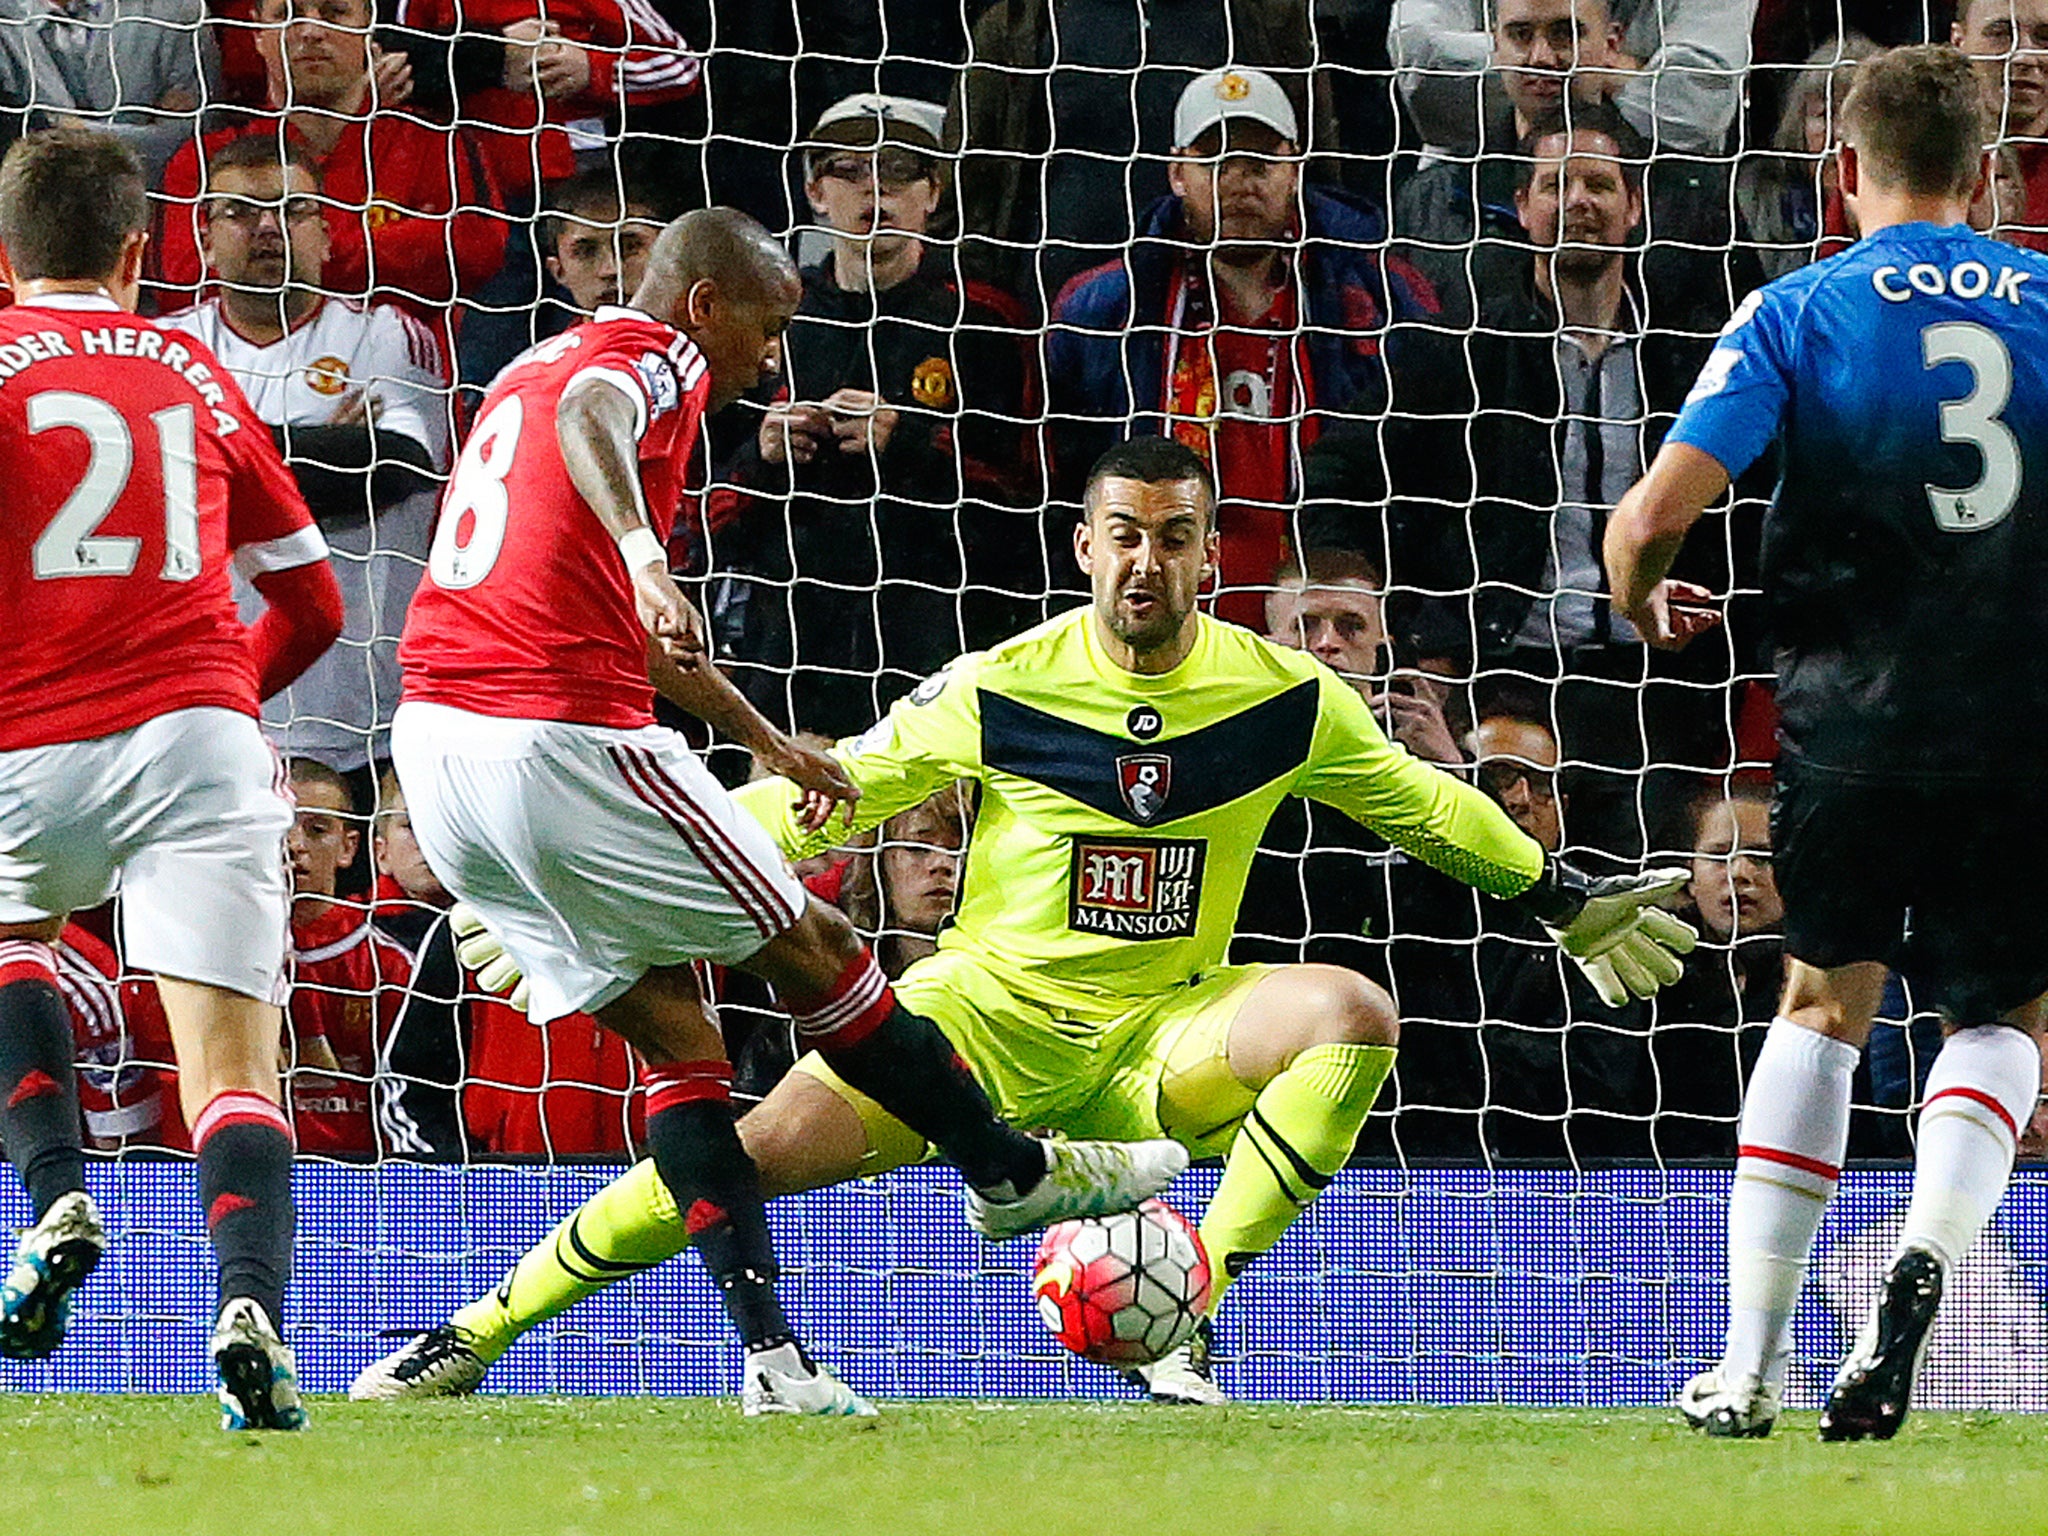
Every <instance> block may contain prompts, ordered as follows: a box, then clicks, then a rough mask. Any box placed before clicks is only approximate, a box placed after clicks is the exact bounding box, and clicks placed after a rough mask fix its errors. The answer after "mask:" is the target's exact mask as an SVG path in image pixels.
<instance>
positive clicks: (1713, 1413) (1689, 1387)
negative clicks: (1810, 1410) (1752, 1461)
mask: <svg viewBox="0 0 2048 1536" xmlns="http://www.w3.org/2000/svg"><path fill="white" fill-rule="evenodd" d="M1782 1399H1783V1393H1782V1391H1781V1389H1780V1388H1778V1387H1774V1386H1772V1385H1771V1384H1770V1383H1769V1382H1767V1381H1765V1380H1763V1379H1762V1378H1761V1377H1758V1376H1744V1377H1742V1378H1740V1379H1739V1380H1736V1381H1733V1382H1726V1381H1724V1379H1723V1377H1722V1375H1721V1367H1719V1366H1715V1367H1714V1369H1712V1370H1711V1371H1702V1372H1700V1374H1699V1375H1697V1376H1695V1377H1693V1379H1692V1380H1691V1381H1688V1382H1687V1383H1686V1384H1685V1385H1684V1387H1682V1388H1680V1390H1679V1393H1678V1412H1679V1416H1680V1417H1681V1418H1683V1419H1684V1420H1685V1422H1686V1423H1688V1424H1690V1425H1691V1426H1692V1427H1693V1428H1694V1429H1696V1430H1698V1431H1699V1432H1700V1433H1701V1434H1703V1435H1710V1436H1712V1437H1713V1438H1715V1439H1717V1440H1761V1439H1763V1438H1764V1437H1765V1436H1766V1435H1768V1434H1769V1433H1770V1432H1771V1426H1772V1425H1773V1424H1775V1423H1777V1422H1778V1409H1779V1407H1780V1406H1781V1403H1782Z"/></svg>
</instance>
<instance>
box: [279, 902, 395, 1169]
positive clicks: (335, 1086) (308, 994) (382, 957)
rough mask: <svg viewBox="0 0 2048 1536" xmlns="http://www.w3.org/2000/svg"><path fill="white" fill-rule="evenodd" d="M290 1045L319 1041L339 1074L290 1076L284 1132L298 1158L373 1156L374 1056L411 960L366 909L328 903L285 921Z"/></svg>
mask: <svg viewBox="0 0 2048 1536" xmlns="http://www.w3.org/2000/svg"><path fill="white" fill-rule="evenodd" d="M291 967H292V992H291V1002H290V1005H289V1008H288V1010H287V1018H288V1021H289V1024H290V1028H291V1034H292V1039H293V1041H294V1042H295V1043H296V1044H297V1046H298V1047H300V1053H301V1059H303V1048H304V1047H306V1046H307V1045H309V1044H310V1043H311V1042H312V1041H314V1040H316V1039H320V1040H325V1041H326V1042H327V1044H328V1047H329V1048H330V1049H331V1050H332V1051H333V1052H334V1059H335V1063H336V1064H337V1065H338V1066H339V1067H340V1068H341V1071H342V1074H343V1075H342V1076H340V1077H330V1076H328V1075H327V1074H326V1073H324V1072H317V1071H314V1070H312V1069H311V1068H308V1067H304V1066H299V1067H295V1068H293V1070H292V1073H291V1088H290V1094H289V1097H290V1099H291V1112H292V1130H293V1133H294V1134H295V1135H296V1136H297V1138H298V1144H299V1150H300V1151H301V1152H375V1151H376V1150H377V1131H376V1117H375V1113H374V1110H373V1107H372V1105H371V1102H370V1095H371V1089H372V1087H373V1085H374V1082H375V1079H376V1076H377V1058H378V1052H379V1050H380V1049H381V1047H382V1046H383V1044H384V1041H385V1038H386V1037H387V1036H388V1035H389V1034H390V1033H391V1026H392V1025H393V1023H395V1022H396V1021H397V1018H398V1014H399V1011H400V1010H401V1009H402V1008H404V1006H405V998H406V989H407V988H408V987H410V986H411V985H412V956H410V955H408V954H407V953H406V952H405V950H404V949H402V948H401V947H400V946H399V945H398V944H396V943H394V942H393V941H392V940H390V939H387V938H386V937H384V935H383V934H381V933H379V932H378V931H377V930H376V929H375V928H374V927H372V926H371V923H370V914H369V912H368V910H367V909H365V908H363V907H359V906H355V905H352V904H350V903H348V902H336V903H335V904H334V905H332V906H330V907H328V908H327V910H326V911H324V912H322V913H321V914H320V915H319V916H317V917H314V918H310V919H306V920H303V921H302V920H300V919H299V918H297V917H296V915H295V916H294V918H293V921H292V957H291Z"/></svg>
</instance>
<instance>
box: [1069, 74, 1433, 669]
mask: <svg viewBox="0 0 2048 1536" xmlns="http://www.w3.org/2000/svg"><path fill="white" fill-rule="evenodd" d="M1300 140H1301V135H1300V131H1299V129H1298V126H1297V122H1296V118H1295V114H1294V107H1293V105H1292V104H1291V103H1290V102H1289V100H1288V98H1287V95H1286V93H1285V92H1284V91H1283V90H1282V89H1281V87H1280V85H1279V82H1278V81H1276V80H1275V79H1274V78H1273V77H1272V76H1270V75H1268V74H1266V73H1264V72H1263V71H1260V70H1255V69H1224V70H1215V71H1212V72H1211V73H1209V74H1206V75H1203V76H1201V77H1199V78H1198V79H1196V80H1194V81H1193V82H1191V83H1190V84H1189V85H1188V87H1187V89H1186V90H1185V91H1183V92H1182V94H1181V98H1180V102H1179V105H1178V106H1177V107H1176V109H1175V111H1174V117H1173V142H1174V157H1173V159H1172V162H1171V164H1170V166H1169V181H1170V185H1171V187H1172V192H1171V194H1170V195H1168V196H1167V197H1165V198H1162V199H1161V200H1160V201H1159V202H1157V203H1155V204H1153V206H1152V207H1151V208H1150V209H1148V210H1147V211H1146V213H1145V215H1144V217H1143V218H1142V219H1141V221H1140V222H1139V225H1138V229H1137V232H1136V238H1135V239H1133V240H1132V241H1131V242H1130V243H1129V245H1128V246H1127V248H1126V249H1125V251H1124V252H1123V253H1122V254H1121V255H1119V257H1118V258H1117V259H1116V260H1113V261H1111V262H1109V263H1107V264H1106V265H1104V266H1101V267H1098V268H1096V269H1095V270H1094V271H1092V272H1087V273H1083V274H1082V275H1081V276H1079V277H1077V278H1075V279H1074V280H1073V281H1072V282H1071V283H1069V284H1068V285H1067V287H1066V289H1065V291H1063V292H1062V293H1061V295H1060V297H1059V300H1058V302H1057V303H1056V304H1055V305H1054V306H1053V315H1052V326H1051V329H1050V331H1049V333H1048V335H1047V338H1046V385H1047V398H1048V403H1049V406H1050V408H1051V413H1052V418H1053V465H1054V472H1055V476H1056V479H1057V483H1058V487H1059V489H1060V490H1061V491H1062V492H1064V493H1065V494H1066V495H1068V496H1070V497H1071V496H1074V495H1075V494H1076V493H1077V491H1078V488H1079V484H1080V480H1081V477H1082V476H1083V474H1084V473H1085V472H1086V470H1087V468H1088V466H1089V465H1090V464H1092V463H1093V462H1094V460H1095V459H1096V457H1097V456H1098V455H1099V454H1100V453H1101V452H1103V451H1104V450H1105V449H1106V448H1107V447H1108V446H1109V445H1110V444H1112V443H1115V442H1120V441H1122V440H1123V438H1124V437H1125V436H1127V435H1128V434H1130V433H1133V432H1148V433H1158V434H1161V435H1170V436H1174V437H1178V438H1180V439H1181V440H1182V441H1183V442H1185V443H1187V444H1188V445H1189V446H1190V447H1192V448H1194V449H1195V450H1196V451H1197V452H1198V453H1201V454H1202V455H1203V456H1204V457H1205V458H1206V459H1207V460H1208V462H1209V465H1210V468H1211V469H1212V470H1213V471H1214V472H1215V475H1216V478H1217V482H1218V489H1219V508H1218V523H1219V529H1220V532H1221V535H1222V549H1221V561H1220V569H1219V574H1218V585H1219V591H1220V596H1219V599H1218V604H1217V612H1218V613H1219V614H1220V615H1221V616H1222V617H1225V618H1228V619H1231V620H1233V621H1235V622H1238V623H1243V624H1247V625H1250V626H1252V627H1254V628H1261V627H1263V624H1264V619H1265V593H1266V590H1267V589H1268V588H1269V587H1270V586H1271V584H1272V580H1273V575H1274V573H1275V571H1277V570H1278V569H1279V567H1280V564H1281V562H1282V561H1283V560H1284V559H1285V558H1286V555H1287V551H1288V542H1289V538H1290V536H1291V534H1292V533H1293V526H1292V510H1291V509H1292V508H1293V506H1294V504H1295V502H1296V499H1297V497H1298V491H1299V487H1298V486H1297V484H1296V479H1295V469H1296V466H1297V464H1298V463H1299V462H1300V455H1301V452H1302V451H1303V450H1304V449H1305V448H1306V447H1307V446H1308V445H1309V444H1310V443H1311V442H1313V441H1314V439H1315V438H1316V436H1317V435H1318V434H1319V433H1320V432H1321V430H1322V429H1323V426H1324V423H1325V420H1326V418H1327V417H1329V416H1330V415H1332V414H1339V413H1345V412H1369V411H1371V410H1372V409H1374V408H1375V407H1376V406H1377V405H1379V404H1380V403H1382V402H1383V400H1384V375H1383V373H1382V370H1381V359H1380V343H1381V340H1382V338H1383V336H1384V335H1385V333H1386V330H1387V327H1388V325H1389V324H1390V323H1393V322H1399V321H1404V320H1419V319H1424V318H1427V317H1429V316H1431V315H1433V314H1434V313H1435V311H1436V302H1435V299H1434V296H1433V295H1432V294H1431V292H1430V290H1429V286H1428V284H1427V283H1425V282H1424V281H1423V280H1422V278H1421V277H1420V276H1419V275H1418V274H1417V273H1416V272H1415V270H1414V269H1413V268H1412V267H1410V266H1409V265H1408V264H1407V263H1405V262H1404V261H1402V260H1401V259H1400V258H1399V257H1397V256H1393V255H1389V254H1387V251H1386V226H1385V221H1384V220H1383V219H1382V218H1381V216H1380V214H1379V211H1378V210H1377V209H1375V208H1373V207H1371V206H1369V205H1367V204H1364V203H1359V202H1354V201H1352V200H1350V199H1348V198H1346V197H1345V196H1343V195H1342V194H1339V193H1336V192H1330V191H1324V190H1321V189H1318V188H1313V187H1304V186H1303V185H1302V183H1301V162H1300V153H1299V151H1300Z"/></svg>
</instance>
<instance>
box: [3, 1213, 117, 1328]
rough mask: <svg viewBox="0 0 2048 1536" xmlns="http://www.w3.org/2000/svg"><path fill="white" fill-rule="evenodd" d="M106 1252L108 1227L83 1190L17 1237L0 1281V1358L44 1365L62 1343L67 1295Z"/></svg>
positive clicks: (68, 1304) (68, 1315) (68, 1302)
mask: <svg viewBox="0 0 2048 1536" xmlns="http://www.w3.org/2000/svg"><path fill="white" fill-rule="evenodd" d="M106 1251H107V1228H106V1223H105V1222H103V1221H101V1220H100V1210H99V1207H98V1206H97V1205H95V1204H93V1198H92V1196H91V1195H88V1194H87V1193H86V1192H85V1191H84V1190H82V1189H81V1190H75V1191H73V1192H72V1193H71V1194H68V1195H63V1196H60V1197H59V1198H58V1199H57V1201H56V1203H55V1204H53V1205H52V1206H51V1207H50V1208H49V1210H47V1211H45V1212H44V1213H43V1219H42V1220H41V1221H39V1222H37V1223H36V1224H35V1225H34V1226H32V1227H30V1228H29V1229H28V1230H27V1231H26V1232H24V1233H22V1234H21V1241H20V1243H19V1244H17V1245H16V1247H15V1250H14V1264H13V1267H12V1268H10V1269H9V1270H8V1271H7V1273H6V1275H5V1276H4V1277H0V1355H5V1356H6V1357H7V1358H8V1359H10V1360H42V1359H45V1358H47V1357H48V1356H50V1355H52V1354H55V1353H56V1351H57V1346H58V1345H59V1344H62V1343H63V1342H64V1329H65V1326H66V1325H67V1324H68V1323H69V1322H70V1321H71V1293H72V1292H73V1291H75V1290H77V1289H78V1288H79V1286H81V1285H83V1284H84V1283H85V1280H86V1277H87V1276H88V1275H90V1274H91V1273H92V1272H93V1270H94V1269H95V1268H96V1267H97V1266H98V1264H99V1262H100V1256H101V1255H102V1254H104V1253H105V1252H106Z"/></svg>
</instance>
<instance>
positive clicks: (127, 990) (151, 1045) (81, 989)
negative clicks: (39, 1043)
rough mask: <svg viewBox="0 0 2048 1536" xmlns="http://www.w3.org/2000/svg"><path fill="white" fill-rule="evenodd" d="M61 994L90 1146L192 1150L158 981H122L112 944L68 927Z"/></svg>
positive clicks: (61, 954)
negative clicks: (180, 1105) (75, 1051)
mask: <svg viewBox="0 0 2048 1536" xmlns="http://www.w3.org/2000/svg"><path fill="white" fill-rule="evenodd" d="M56 950H57V990H58V991H60V992H62V993H63V994H64V1002H65V1005H66V1006H67V1007H68V1008H69V1009H70V1010H71V1032H72V1036H73V1038H74V1039H75V1041H76V1042H77V1048H78V1107H79V1111H80V1113H81V1114H82V1115H83V1117H84V1120H85V1134H86V1140H87V1141H88V1142H89V1143H90V1144H91V1145H92V1146H94V1147H96V1148H98V1149H99V1150H101V1151H103V1152H104V1151H114V1150H117V1149H119V1148H121V1147H145V1146H147V1147H175V1148H181V1149H182V1148H189V1146H190V1140H189V1138H187V1136H186V1135H185V1122H184V1117H183V1116H182V1115H181V1114H180V1113H179V1109H178V1072H177V1067H176V1065H175V1064H174V1062H173V1061H172V1057H171V1027H170V1024H169V1022H168V1021H167V1020H166V1019H165V1018H164V1011H163V1005H162V1004H161V1003H160V1002H159V1001H158V1000H157V995H156V982H155V980H154V979H153V978H152V977H148V976H135V977H130V978H128V980H126V981H123V980H122V979H121V966H120V962H119V961H117V960H116V959H115V958H114V952H113V950H111V949H109V948H108V947H107V945H106V943H105V942H104V941H103V940H101V939H99V938H97V937H95V936H94V935H93V934H91V933H89V932H87V931H86V930H85V929H83V928H81V927H79V926H78V924H76V923H71V924H69V925H67V926H66V927H65V929H64V934H63V937H61V938H60V939H58V941H57V945H56Z"/></svg>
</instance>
